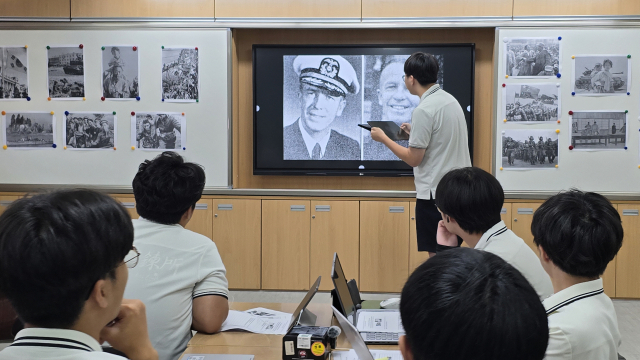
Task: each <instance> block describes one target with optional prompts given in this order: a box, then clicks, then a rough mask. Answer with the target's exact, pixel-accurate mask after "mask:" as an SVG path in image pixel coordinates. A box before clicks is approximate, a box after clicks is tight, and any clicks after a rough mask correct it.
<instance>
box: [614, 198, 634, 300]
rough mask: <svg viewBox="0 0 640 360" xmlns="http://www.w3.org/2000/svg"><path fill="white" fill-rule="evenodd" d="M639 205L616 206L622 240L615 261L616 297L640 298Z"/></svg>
mask: <svg viewBox="0 0 640 360" xmlns="http://www.w3.org/2000/svg"><path fill="white" fill-rule="evenodd" d="M639 210H640V204H618V213H620V216H621V218H622V227H623V229H624V240H623V241H622V248H621V249H620V251H619V252H618V256H617V260H616V296H617V297H622V298H640V275H639V274H640V261H638V258H640V216H639V215H638V212H639Z"/></svg>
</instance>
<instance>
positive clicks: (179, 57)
mask: <svg viewBox="0 0 640 360" xmlns="http://www.w3.org/2000/svg"><path fill="white" fill-rule="evenodd" d="M198 66H199V64H198V50H196V49H193V48H189V49H179V48H174V49H169V48H164V49H162V98H163V99H165V100H168V101H171V100H173V101H196V100H197V99H198V96H199V91H200V87H199V86H200V78H199V72H198V70H199V68H198Z"/></svg>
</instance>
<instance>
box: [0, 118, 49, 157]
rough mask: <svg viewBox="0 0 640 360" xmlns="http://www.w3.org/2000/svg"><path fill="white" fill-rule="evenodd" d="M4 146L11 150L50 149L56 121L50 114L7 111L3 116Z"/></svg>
mask: <svg viewBox="0 0 640 360" xmlns="http://www.w3.org/2000/svg"><path fill="white" fill-rule="evenodd" d="M2 128H3V129H4V141H5V142H4V144H5V145H7V147H8V148H9V149H11V148H17V149H19V148H47V147H48V148H51V149H53V147H52V146H51V145H53V144H54V143H55V138H56V136H55V130H56V121H55V116H54V115H52V114H51V113H50V112H44V111H43V112H35V111H8V112H6V115H4V116H3V127H2Z"/></svg>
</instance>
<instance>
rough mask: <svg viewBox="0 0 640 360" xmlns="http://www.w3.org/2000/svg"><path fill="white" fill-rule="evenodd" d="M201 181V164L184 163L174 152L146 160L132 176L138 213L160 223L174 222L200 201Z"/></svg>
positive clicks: (203, 177) (203, 178)
mask: <svg viewBox="0 0 640 360" xmlns="http://www.w3.org/2000/svg"><path fill="white" fill-rule="evenodd" d="M204 184H205V174H204V170H203V169H202V166H200V165H198V164H195V163H190V162H185V161H184V159H183V158H182V156H180V155H178V154H176V153H175V152H173V151H165V152H163V153H162V154H160V155H158V156H156V157H155V158H154V159H153V160H151V161H149V160H145V161H144V162H143V163H142V164H140V167H139V168H138V173H137V174H136V176H135V177H134V178H133V195H134V196H135V198H136V207H137V208H138V214H139V215H140V216H142V217H143V218H145V219H147V220H151V221H153V222H157V223H160V224H167V225H170V224H177V223H179V222H180V219H181V218H182V215H184V213H185V212H186V211H187V210H189V208H194V207H195V205H196V202H198V200H200V198H201V197H202V190H203V189H204Z"/></svg>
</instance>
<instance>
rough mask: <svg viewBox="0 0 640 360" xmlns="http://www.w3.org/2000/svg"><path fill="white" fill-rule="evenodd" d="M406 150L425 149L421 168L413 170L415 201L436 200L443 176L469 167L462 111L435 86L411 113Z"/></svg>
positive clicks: (419, 166)
mask: <svg viewBox="0 0 640 360" xmlns="http://www.w3.org/2000/svg"><path fill="white" fill-rule="evenodd" d="M409 147H412V148H417V149H426V151H425V153H424V158H422V162H421V163H420V165H418V166H416V167H414V168H413V177H414V182H415V185H416V192H417V196H416V197H417V198H418V199H424V200H429V199H430V198H432V199H435V194H436V187H437V186H438V183H439V182H440V179H442V177H443V176H444V175H445V174H446V173H448V172H449V171H450V170H453V169H457V168H463V167H468V166H471V158H470V157H469V138H468V134H467V121H466V120H465V118H464V113H463V112H462V108H461V107H460V104H458V100H456V98H454V97H453V96H452V95H451V94H449V93H447V92H446V91H444V90H442V89H441V88H440V85H438V84H435V85H433V86H432V87H431V88H429V90H427V92H425V93H424V94H422V97H421V98H420V104H418V106H417V107H416V108H415V109H414V110H413V113H412V115H411V133H410V134H409Z"/></svg>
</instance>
